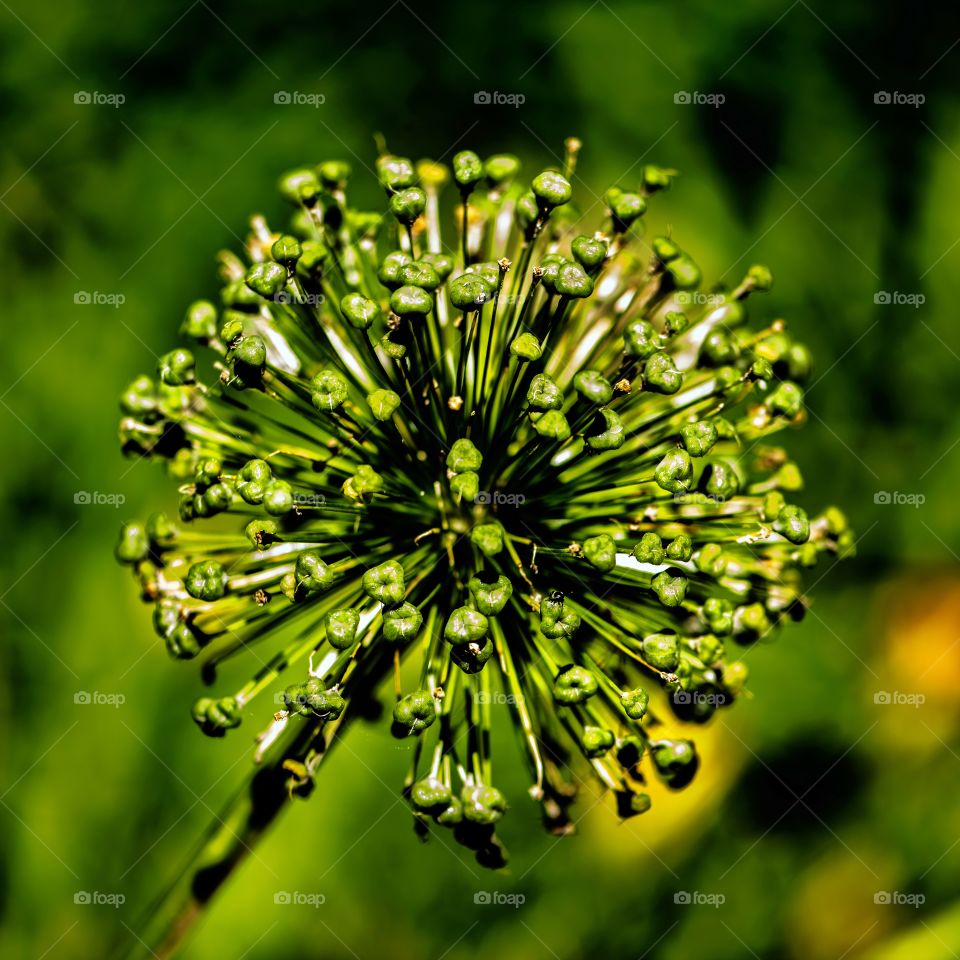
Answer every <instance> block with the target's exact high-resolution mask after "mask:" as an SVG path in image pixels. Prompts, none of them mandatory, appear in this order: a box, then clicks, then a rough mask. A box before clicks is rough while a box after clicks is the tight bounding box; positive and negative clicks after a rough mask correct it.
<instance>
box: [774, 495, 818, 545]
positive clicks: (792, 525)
mask: <svg viewBox="0 0 960 960" xmlns="http://www.w3.org/2000/svg"><path fill="white" fill-rule="evenodd" d="M773 529H774V530H776V531H777V533H779V534H780V535H781V536H783V537H786V538H787V540H789V541H790V542H791V543H806V542H807V541H808V540H809V539H810V521H809V520H808V519H807V512H806V511H805V510H803V509H801V508H800V507H794V506H791V505H789V504H788V505H786V506H784V507H783V509H781V511H780V512H779V513H778V514H777V519H776V522H775V523H774V525H773Z"/></svg>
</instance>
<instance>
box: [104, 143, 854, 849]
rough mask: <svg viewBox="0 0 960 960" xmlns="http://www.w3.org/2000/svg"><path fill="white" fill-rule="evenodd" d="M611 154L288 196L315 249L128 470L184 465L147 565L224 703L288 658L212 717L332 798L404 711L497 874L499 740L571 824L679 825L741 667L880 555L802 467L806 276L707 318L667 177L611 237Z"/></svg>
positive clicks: (306, 175)
mask: <svg viewBox="0 0 960 960" xmlns="http://www.w3.org/2000/svg"><path fill="white" fill-rule="evenodd" d="M579 147H580V144H579V142H578V141H576V140H570V141H568V143H567V156H566V162H565V164H564V166H563V169H562V170H552V169H551V170H544V171H543V172H541V173H539V174H537V175H536V176H535V177H534V178H533V180H532V182H528V181H524V180H523V179H522V178H521V176H520V164H519V162H518V160H517V159H516V158H515V157H513V156H510V155H498V156H493V157H490V158H488V159H486V160H481V158H480V157H479V156H477V155H476V154H475V153H472V152H470V151H464V152H462V153H459V154H457V155H456V157H454V160H453V164H452V170H448V169H447V168H445V167H443V166H441V165H439V164H437V163H433V162H427V161H424V162H421V163H418V164H414V163H412V162H411V161H410V160H407V159H405V158H403V157H399V156H393V155H389V154H386V153H384V155H382V156H380V158H379V159H378V161H377V171H378V175H379V180H380V185H381V187H382V188H383V191H384V193H385V199H384V202H383V204H382V207H381V208H380V209H376V210H361V209H356V208H354V207H352V206H351V205H350V204H349V202H348V199H347V183H348V180H349V178H350V168H349V167H348V165H347V164H345V163H343V162H340V161H326V162H323V163H320V164H319V165H317V166H310V167H304V168H302V169H298V170H295V171H293V172H291V173H289V174H287V175H286V176H284V177H283V178H282V179H281V181H280V191H281V193H282V194H283V196H284V197H285V198H286V200H288V201H289V202H290V204H291V206H292V216H291V217H290V220H289V223H288V224H287V225H286V227H285V229H284V230H276V229H274V228H273V227H271V226H270V225H269V224H268V223H267V221H266V220H265V219H264V218H263V217H262V216H255V217H254V218H253V219H252V222H251V225H252V232H251V236H250V238H249V242H248V244H247V248H246V250H245V259H241V258H240V257H238V256H236V255H234V254H232V253H223V254H221V256H220V269H221V276H222V279H223V282H224V286H223V288H222V290H221V293H220V298H219V304H214V303H213V302H209V301H199V302H197V303H194V304H193V305H192V306H190V308H189V309H188V310H187V313H186V319H185V321H184V324H183V328H182V332H183V334H184V335H185V337H186V338H187V339H189V340H191V341H193V344H194V345H195V346H194V347H192V348H191V349H187V348H185V347H179V348H177V349H175V350H173V351H172V352H170V353H168V354H166V355H165V356H163V357H162V358H161V359H160V361H159V364H158V367H157V372H156V375H154V376H141V377H138V378H137V379H136V380H134V381H133V383H131V384H130V386H129V387H128V388H127V390H126V391H125V393H124V394H123V396H122V407H123V412H124V416H123V420H122V422H121V426H120V434H121V440H122V443H123V447H124V449H125V451H126V452H128V453H130V454H132V455H138V456H144V457H150V458H157V459H162V460H164V461H166V464H167V469H168V471H169V474H170V476H171V477H172V478H173V479H174V480H175V481H176V482H177V484H179V495H180V502H179V517H178V518H176V519H173V518H171V517H170V516H168V515H165V514H155V515H153V516H151V517H150V518H149V519H148V520H147V522H146V523H143V524H141V523H130V524H127V525H126V526H124V528H123V530H122V533H121V538H120V543H119V546H118V548H117V555H118V557H119V559H120V560H121V561H123V562H125V563H128V564H130V565H131V566H132V567H133V569H134V571H135V572H136V574H137V576H138V578H139V582H140V585H141V590H142V594H143V596H144V598H145V599H146V600H148V601H150V602H151V603H152V604H153V609H154V614H153V622H154V626H155V628H156V631H157V633H158V634H159V635H160V636H161V637H162V638H163V639H164V641H165V643H166V646H167V649H168V650H169V652H170V654H171V655H172V656H173V657H175V658H178V659H190V658H193V657H198V656H199V657H202V658H203V663H204V676H205V678H207V679H208V680H210V681H212V682H215V675H216V668H217V666H218V665H219V664H221V663H222V662H224V661H225V660H227V659H229V658H233V657H241V656H242V657H244V658H246V659H248V660H250V661H252V662H253V664H254V667H253V668H252V669H253V670H254V672H253V674H252V676H250V678H249V680H248V681H247V682H245V683H243V684H242V686H240V688H239V689H236V690H233V691H232V692H220V693H217V694H212V695H210V696H206V697H203V698H201V699H200V700H198V701H197V702H196V703H195V704H194V707H193V719H194V720H195V722H196V724H197V725H198V726H199V727H200V729H201V730H203V731H204V732H205V733H207V734H209V735H211V736H222V735H224V733H225V732H226V731H228V730H231V729H233V728H235V727H237V726H239V725H240V724H241V722H244V723H247V722H250V721H251V720H253V722H254V723H257V720H256V719H255V718H256V717H257V716H259V717H261V721H260V723H259V725H258V726H259V729H261V731H262V732H260V734H259V735H258V737H257V748H256V753H255V758H256V760H257V761H258V762H261V763H262V762H264V761H265V759H266V758H273V759H274V760H276V758H278V757H279V758H281V759H282V769H283V771H284V775H285V776H286V777H287V786H288V788H289V790H290V791H291V792H292V793H294V794H305V793H308V792H309V790H310V787H311V785H312V783H313V778H314V775H315V773H316V771H317V765H318V763H319V759H320V758H321V757H322V756H323V754H324V753H325V752H326V751H327V749H328V748H329V746H330V744H331V742H332V741H333V740H334V738H335V737H336V736H338V735H340V734H341V732H342V728H343V727H344V726H345V725H346V724H348V723H350V722H352V721H353V720H356V719H361V720H366V721H369V720H372V719H375V718H376V717H377V716H378V715H379V710H380V709H381V708H382V705H383V702H384V701H386V700H389V701H390V704H389V707H388V708H387V710H386V713H385V716H384V718H383V722H385V723H388V724H389V725H390V726H391V728H392V730H393V732H394V734H395V735H396V736H397V737H400V738H403V739H405V740H409V741H410V742H411V769H410V773H409V776H408V779H407V782H406V785H405V787H404V792H405V796H406V797H407V798H408V799H409V803H410V806H411V809H412V811H413V814H414V816H415V818H416V821H417V824H418V828H419V829H420V830H421V831H423V832H427V831H428V830H429V829H431V828H434V827H435V828H449V829H451V830H452V831H453V833H454V835H455V837H456V838H457V839H458V840H459V841H460V842H462V843H464V844H466V845H467V846H468V847H470V848H471V849H472V850H475V851H476V853H477V857H478V860H479V861H480V862H482V863H485V864H489V865H497V864H499V863H501V862H503V858H504V850H503V847H502V845H501V843H500V841H499V840H498V838H497V835H496V832H495V831H496V824H497V823H498V821H500V819H501V818H502V817H503V816H504V813H505V812H506V810H507V806H508V803H507V798H506V797H505V796H504V794H503V793H502V792H501V790H500V789H498V786H497V779H496V776H495V774H494V765H493V760H494V758H493V756H492V754H491V739H492V738H491V729H492V726H493V725H494V724H508V723H512V724H513V725H514V726H515V728H516V730H517V731H518V733H519V739H520V742H521V744H522V750H523V754H524V756H525V757H526V761H527V763H528V764H529V771H530V779H531V788H530V793H531V795H532V797H533V798H534V800H535V801H537V802H538V803H540V804H541V805H542V811H543V818H544V821H545V823H546V824H547V826H548V828H549V829H551V830H553V831H555V832H557V833H564V832H567V831H568V830H569V829H570V826H571V820H570V817H569V814H568V808H569V807H570V804H571V801H572V799H573V797H574V795H575V793H576V786H577V784H578V783H579V782H581V781H582V780H583V779H584V778H585V776H587V775H588V774H592V775H593V776H594V777H596V778H598V780H599V781H600V782H601V783H602V784H603V785H605V786H606V787H607V788H609V790H610V791H611V792H612V793H613V794H614V795H615V797H616V808H617V811H618V812H619V814H620V816H622V817H629V816H633V815H636V814H640V813H643V812H644V811H646V810H647V809H648V808H649V807H650V804H651V798H650V794H649V793H648V787H649V785H650V784H651V782H652V781H654V780H659V781H661V782H663V783H665V784H666V785H667V786H668V787H671V788H680V787H683V786H684V785H685V784H687V783H688V782H689V781H690V780H691V778H692V777H693V775H694V773H695V772H696V769H697V766H698V757H697V753H696V750H695V748H694V745H693V743H692V742H691V740H690V739H689V738H688V737H687V736H686V735H685V734H684V729H685V728H686V727H687V724H688V723H689V722H698V721H703V720H705V719H707V718H708V717H709V716H710V715H711V714H712V713H713V712H714V711H715V710H716V709H718V708H721V707H724V706H726V705H729V704H730V703H732V702H733V700H735V699H736V698H737V697H738V696H739V695H740V694H741V692H742V690H743V688H744V683H745V680H746V667H745V666H744V664H743V663H742V662H741V661H740V660H738V659H737V649H738V647H741V646H743V645H745V644H751V643H754V642H755V641H757V640H759V639H761V638H764V637H766V636H767V635H768V634H769V633H770V632H771V631H772V630H773V629H774V628H776V627H777V626H779V625H781V624H783V623H785V622H787V621H790V620H796V619H798V618H800V617H801V616H802V615H803V612H804V609H805V600H804V597H803V595H802V588H801V583H800V574H801V571H802V570H803V569H804V568H807V567H811V566H813V565H814V564H816V563H817V561H818V558H819V556H820V554H822V553H825V552H826V553H832V554H838V555H840V556H844V555H847V554H849V553H851V552H852V550H853V539H852V535H851V532H850V531H849V530H848V528H847V524H846V521H845V520H844V517H843V515H842V514H841V513H840V512H839V511H838V510H836V509H834V508H831V509H828V510H826V511H825V512H824V513H822V514H820V515H818V516H816V517H809V516H808V515H807V513H806V512H805V511H804V509H802V508H801V507H800V506H798V505H797V504H796V503H794V502H793V498H794V494H795V493H796V492H797V491H798V490H799V489H800V488H801V485H802V481H801V476H800V472H799V469H798V468H797V466H796V465H795V464H794V463H793V462H792V461H791V460H790V459H789V457H788V456H787V454H786V452H785V451H784V450H783V449H782V448H780V447H778V446H774V445H772V444H771V442H770V437H771V436H772V434H774V433H776V432H777V431H779V430H780V429H782V428H783V427H787V426H796V425H799V424H800V423H801V422H802V421H803V419H804V413H803V389H802V384H803V382H804V380H805V379H806V378H807V377H808V375H809V372H810V367H811V360H810V356H809V353H808V351H807V349H806V348H805V347H804V345H803V344H801V343H799V342H797V341H796V340H794V339H793V338H792V337H791V336H790V334H789V333H788V331H787V328H786V325H785V323H784V322H783V321H782V320H776V321H774V322H772V323H770V324H768V325H767V326H763V327H756V326H751V325H750V324H748V322H747V301H748V298H752V296H753V295H754V294H755V293H761V292H763V291H766V290H768V289H769V288H770V286H771V283H772V278H771V274H770V271H769V270H768V269H767V268H766V267H762V266H754V267H751V268H750V270H749V271H748V272H747V274H746V276H745V277H744V278H743V280H742V281H741V282H740V283H739V284H737V285H736V286H735V287H734V288H733V289H730V290H724V289H716V290H714V291H712V292H710V293H704V292H701V291H700V271H699V269H698V268H697V266H696V264H695V262H694V260H693V259H692V258H691V256H690V255H689V254H688V253H687V252H686V251H685V250H684V249H683V248H681V247H680V246H679V244H678V242H677V241H676V240H675V239H673V238H672V237H670V236H652V237H647V236H645V234H644V230H643V229H642V224H643V220H644V214H645V211H646V209H647V205H648V203H649V202H650V201H651V200H652V199H654V198H655V197H656V195H657V194H660V193H662V192H663V191H664V190H666V189H667V188H668V187H670V186H671V184H672V182H673V180H674V177H675V172H674V171H671V170H666V169H663V168H660V167H655V166H647V167H645V168H643V170H642V174H641V175H640V177H639V180H638V182H637V183H632V184H622V185H618V186H616V187H613V188H611V189H610V190H608V191H607V192H606V194H605V196H604V202H605V205H606V209H605V210H604V211H603V213H602V215H601V216H600V217H599V218H597V220H596V221H595V222H594V223H593V224H592V226H585V225H584V224H583V222H582V218H581V215H580V214H579V213H578V212H577V211H576V210H575V208H574V205H573V203H572V202H571V198H572V193H573V191H572V188H571V184H570V179H571V176H572V173H573V169H574V166H575V163H576V159H577V152H578V150H579ZM451 176H452V180H453V183H452V186H453V188H454V190H453V191H448V195H449V194H450V193H454V191H455V196H453V197H452V200H453V202H452V203H450V204H449V205H445V204H443V203H442V202H441V194H442V191H443V188H444V187H445V186H446V185H447V183H448V181H449V180H450V179H451ZM442 223H447V225H448V227H449V228H452V231H453V234H454V235H455V236H456V240H455V241H454V243H453V244H448V243H446V242H445V240H444V234H443V232H442V231H441V224H442ZM448 232H449V231H448ZM195 354H196V356H195ZM207 368H212V371H213V376H212V377H201V373H200V371H201V369H207ZM264 695H266V697H265V696H264ZM271 695H272V696H273V699H272V700H271V699H270V697H271ZM263 699H267V701H268V705H264V706H262V707H261V706H260V701H261V700H263ZM271 714H272V716H271ZM511 802H514V803H515V802H516V800H515V799H514V798H511Z"/></svg>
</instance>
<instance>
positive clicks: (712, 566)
mask: <svg viewBox="0 0 960 960" xmlns="http://www.w3.org/2000/svg"><path fill="white" fill-rule="evenodd" d="M693 562H694V564H695V565H696V568H697V569H698V570H699V571H700V572H701V573H705V574H706V575H707V576H708V577H722V576H723V574H724V573H725V572H726V569H727V558H726V556H725V555H724V552H723V547H721V546H720V544H719V543H707V544H704V546H703V548H702V549H700V550H698V551H697V552H696V553H695V554H694V556H693Z"/></svg>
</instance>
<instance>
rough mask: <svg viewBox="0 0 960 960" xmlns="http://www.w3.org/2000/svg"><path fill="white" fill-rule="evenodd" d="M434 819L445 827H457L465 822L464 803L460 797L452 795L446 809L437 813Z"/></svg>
mask: <svg viewBox="0 0 960 960" xmlns="http://www.w3.org/2000/svg"><path fill="white" fill-rule="evenodd" d="M434 819H435V820H436V821H437V823H439V824H440V825H441V826H443V827H455V826H456V825H457V824H458V823H462V822H463V804H462V803H461V802H460V798H459V797H451V798H450V803H449V804H448V806H447V807H446V809H445V810H442V811H441V812H440V813H438V814H436V815H435V817H434Z"/></svg>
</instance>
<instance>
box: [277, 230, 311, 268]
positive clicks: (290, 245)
mask: <svg viewBox="0 0 960 960" xmlns="http://www.w3.org/2000/svg"><path fill="white" fill-rule="evenodd" d="M270 256H271V257H273V259H274V260H276V261H277V263H282V264H284V265H286V266H287V267H292V266H293V265H294V264H295V263H296V262H297V261H298V260H299V259H300V258H301V257H302V256H303V247H301V246H300V241H299V240H298V239H297V238H296V237H291V236H289V235H288V234H284V235H283V236H281V237H278V238H277V239H276V240H274V242H273V246H272V247H271V248H270Z"/></svg>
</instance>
